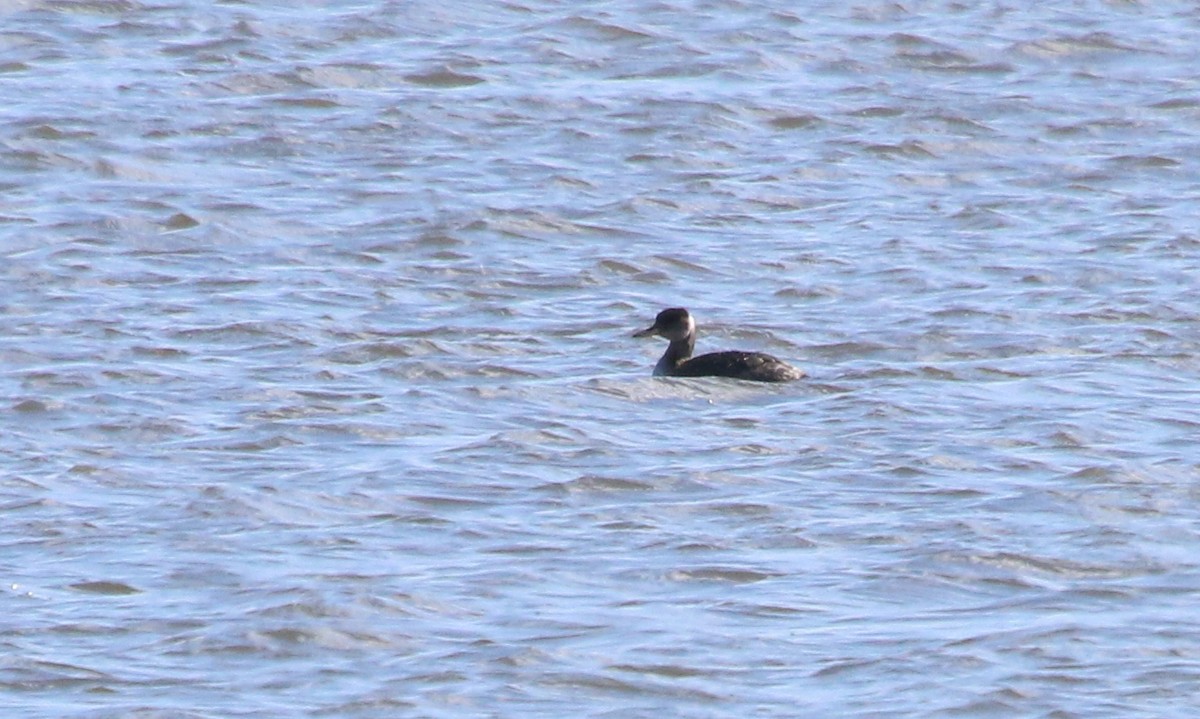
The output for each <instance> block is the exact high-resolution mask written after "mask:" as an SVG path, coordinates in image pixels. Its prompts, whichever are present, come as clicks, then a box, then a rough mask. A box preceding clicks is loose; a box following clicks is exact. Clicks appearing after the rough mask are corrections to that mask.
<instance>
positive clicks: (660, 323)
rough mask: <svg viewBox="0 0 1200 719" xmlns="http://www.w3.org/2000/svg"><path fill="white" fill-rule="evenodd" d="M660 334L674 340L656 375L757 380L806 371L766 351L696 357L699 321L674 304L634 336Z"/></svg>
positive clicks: (783, 377) (785, 378)
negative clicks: (693, 353) (693, 352)
mask: <svg viewBox="0 0 1200 719" xmlns="http://www.w3.org/2000/svg"><path fill="white" fill-rule="evenodd" d="M650 335H658V336H659V337H665V338H667V339H669V340H671V344H669V345H667V351H666V352H665V353H664V354H663V356H662V359H660V360H659V361H658V364H656V365H654V376H655V377H664V376H665V377H732V378H733V379H745V380H751V381H754V382H788V381H791V380H794V379H800V378H801V377H803V376H804V372H802V371H801V370H798V369H796V368H795V367H793V366H791V365H790V364H788V363H787V362H784V361H783V360H781V359H778V358H776V357H772V356H771V355H768V354H763V353H762V352H713V353H711V354H706V355H700V356H699V357H692V350H694V349H695V348H696V322H695V321H694V320H693V319H692V316H691V315H690V314H689V313H688V311H687V310H685V309H683V308H682V307H672V308H671V309H669V310H663V311H662V312H659V313H658V317H655V318H654V324H653V325H650V326H649V327H647V328H646V329H644V330H642V331H641V332H634V333H633V336H634V337H649V336H650Z"/></svg>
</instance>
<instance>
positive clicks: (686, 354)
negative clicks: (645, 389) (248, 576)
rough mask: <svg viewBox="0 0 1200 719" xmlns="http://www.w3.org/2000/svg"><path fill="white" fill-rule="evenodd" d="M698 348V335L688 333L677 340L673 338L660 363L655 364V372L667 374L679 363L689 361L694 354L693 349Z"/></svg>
mask: <svg viewBox="0 0 1200 719" xmlns="http://www.w3.org/2000/svg"><path fill="white" fill-rule="evenodd" d="M695 349H696V335H695V334H694V333H688V335H687V336H685V337H682V338H680V339H677V340H671V344H669V345H667V351H666V352H664V353H663V356H662V358H661V359H659V360H658V364H656V365H655V366H654V374H656V375H666V374H670V373H671V371H672V370H674V369H675V368H676V367H678V366H679V365H681V364H683V363H684V362H687V361H688V359H690V358H691V356H692V351H693V350H695Z"/></svg>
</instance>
